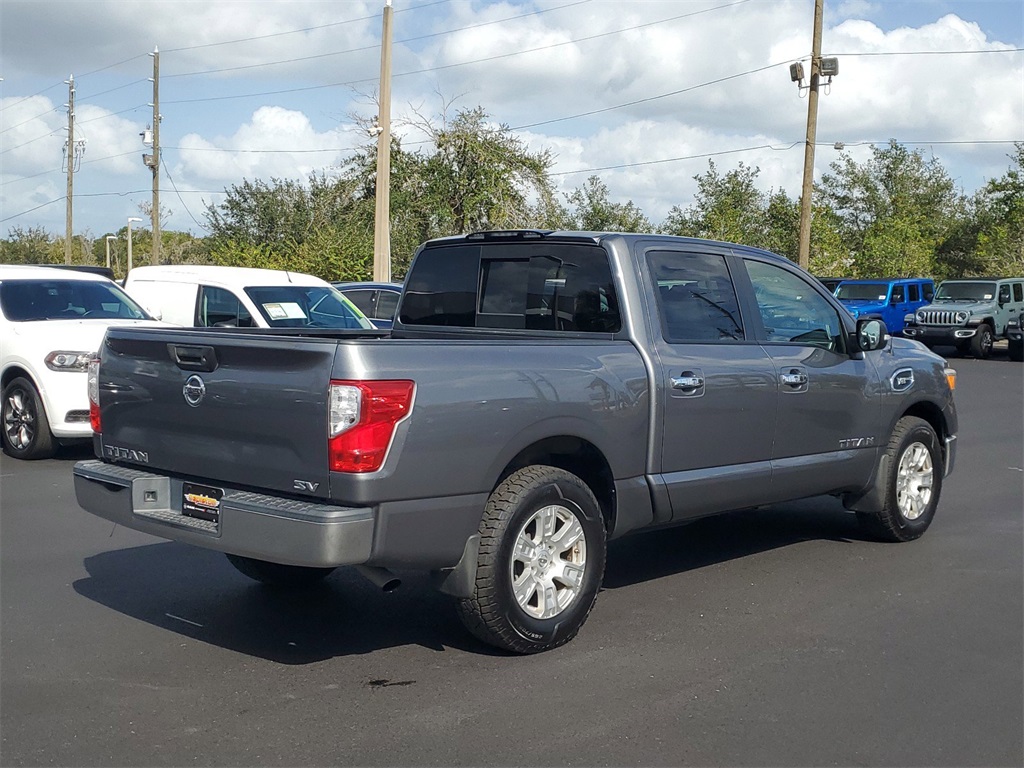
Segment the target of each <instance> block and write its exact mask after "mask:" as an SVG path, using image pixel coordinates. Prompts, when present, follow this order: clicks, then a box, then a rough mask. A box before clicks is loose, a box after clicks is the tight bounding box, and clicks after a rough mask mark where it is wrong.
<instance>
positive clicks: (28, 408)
mask: <svg viewBox="0 0 1024 768" xmlns="http://www.w3.org/2000/svg"><path fill="white" fill-rule="evenodd" d="M2 437H3V445H4V450H5V451H6V452H7V453H8V454H10V455H11V456H13V457H14V458H16V459H30V460H31V459H48V458H50V457H51V456H53V454H54V453H55V452H56V451H57V442H56V441H55V440H54V439H53V433H52V432H51V431H50V422H49V421H48V420H47V418H46V409H45V408H43V401H42V399H41V398H40V397H39V392H38V390H36V387H35V385H34V384H33V383H32V382H31V381H29V380H28V379H23V378H21V377H18V378H16V379H11V381H10V383H9V384H8V385H7V386H6V387H4V392H3V433H2Z"/></svg>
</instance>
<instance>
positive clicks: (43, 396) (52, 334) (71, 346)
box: [0, 265, 156, 459]
mask: <svg viewBox="0 0 1024 768" xmlns="http://www.w3.org/2000/svg"><path fill="white" fill-rule="evenodd" d="M115 325H156V323H153V322H152V320H151V319H150V316H149V315H148V314H146V312H145V310H143V308H142V307H140V306H139V305H138V304H137V303H136V302H135V301H133V300H132V299H131V298H130V297H129V296H128V295H127V294H126V293H125V292H124V291H123V290H122V289H121V288H120V287H119V286H118V285H116V284H115V283H113V282H111V281H110V280H108V279H107V278H105V277H101V276H98V275H95V274H91V273H89V272H83V271H80V270H64V269H50V268H48V267H40V266H14V265H0V387H2V391H3V400H2V402H3V408H2V410H3V434H2V440H3V449H4V451H6V452H7V453H8V454H9V455H10V456H13V457H15V458H18V459H44V458H47V457H49V456H52V455H53V453H54V451H55V450H56V448H57V444H58V441H64V440H72V439H75V438H89V437H91V436H92V427H91V426H90V423H89V394H88V392H87V388H86V368H87V367H88V364H89V361H90V360H91V359H92V358H93V357H95V356H96V355H97V354H98V352H99V349H100V345H101V344H102V342H103V334H104V333H106V330H107V328H109V327H111V326H115Z"/></svg>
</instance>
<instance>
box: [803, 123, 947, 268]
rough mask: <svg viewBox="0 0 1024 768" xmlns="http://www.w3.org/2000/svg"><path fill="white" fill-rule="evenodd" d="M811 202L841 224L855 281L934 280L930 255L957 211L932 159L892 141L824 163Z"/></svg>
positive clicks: (943, 173)
mask: <svg viewBox="0 0 1024 768" xmlns="http://www.w3.org/2000/svg"><path fill="white" fill-rule="evenodd" d="M830 168H831V171H832V172H831V173H826V174H825V175H824V176H823V177H822V180H821V183H820V184H819V185H818V187H817V196H818V197H819V200H821V202H822V203H823V204H824V205H827V206H829V207H830V208H831V209H832V210H833V211H835V213H836V214H837V216H838V217H839V222H840V232H841V234H842V237H843V241H844V242H845V243H846V247H847V248H848V250H849V252H850V254H851V256H852V258H853V265H852V271H853V272H854V274H855V275H856V276H858V277H881V276H883V275H889V276H893V277H902V276H906V277H910V276H914V275H930V274H935V271H936V259H935V253H936V251H937V249H938V248H939V246H940V244H941V243H942V242H944V241H945V240H946V238H947V237H949V235H950V234H951V233H952V231H953V230H954V228H955V225H956V214H957V211H958V209H959V207H960V202H959V199H958V198H959V195H958V194H957V193H956V191H955V189H954V185H953V181H952V179H950V178H949V175H948V174H947V173H946V170H945V168H943V166H942V164H941V163H940V162H939V160H938V159H936V158H931V159H926V158H925V157H924V154H923V153H922V152H921V151H920V150H914V151H910V150H908V149H907V148H906V147H904V146H902V145H900V144H898V143H896V141H895V140H893V141H890V142H889V144H888V145H886V146H885V147H872V148H871V157H870V158H869V159H868V160H867V161H866V162H864V163H858V162H856V161H855V160H854V159H853V158H852V157H851V156H850V155H849V154H845V153H844V154H843V156H842V157H841V158H840V159H839V160H837V161H835V162H833V163H832V164H831V165H830Z"/></svg>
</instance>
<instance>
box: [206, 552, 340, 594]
mask: <svg viewBox="0 0 1024 768" xmlns="http://www.w3.org/2000/svg"><path fill="white" fill-rule="evenodd" d="M225 554H226V553H225ZM227 558H228V562H230V563H231V564H232V565H233V566H235V568H236V569H238V571H239V572H240V573H244V574H245V575H246V576H248V577H249V578H250V579H255V580H256V581H259V582H261V583H263V584H266V585H268V586H271V587H305V586H309V585H311V584H316V583H317V582H319V581H323V580H324V579H326V578H327V577H328V576H330V575H331V574H332V573H333V572H334V569H333V568H313V567H311V566H306V565H284V564H283V563H269V562H267V561H266V560H257V559H256V558H254V557H243V556H242V555H227Z"/></svg>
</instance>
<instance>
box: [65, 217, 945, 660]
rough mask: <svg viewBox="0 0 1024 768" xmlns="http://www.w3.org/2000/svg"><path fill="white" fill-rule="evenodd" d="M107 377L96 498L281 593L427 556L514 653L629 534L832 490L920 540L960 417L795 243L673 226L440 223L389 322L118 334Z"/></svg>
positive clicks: (934, 360) (573, 618)
mask: <svg viewBox="0 0 1024 768" xmlns="http://www.w3.org/2000/svg"><path fill="white" fill-rule="evenodd" d="M289 311H290V312H291V313H292V315H290V316H298V315H299V314H300V313H301V307H293V308H290V310H289ZM89 377H90V384H89V387H90V400H91V403H92V408H91V419H92V423H93V428H94V430H95V438H94V446H95V451H96V454H97V456H98V457H99V459H98V460H89V461H82V462H79V463H78V464H76V466H75V469H74V475H75V490H76V493H77V497H78V501H79V503H80V505H81V506H82V507H83V508H85V509H86V510H88V511H89V512H92V513H94V514H96V515H99V516H100V517H103V518H106V519H108V520H112V521H114V522H116V523H119V524H121V525H124V526H127V527H129V528H133V529H136V530H140V531H146V532H148V533H151V534H154V535H156V536H161V537H163V538H167V539H173V540H176V541H180V542H185V543H188V544H194V545H196V546H201V547H207V548H210V549H214V550H219V551H222V552H225V553H226V554H227V556H228V558H229V559H230V561H231V562H232V563H233V564H234V565H235V566H236V567H237V568H238V570H240V571H241V572H242V573H244V574H246V575H248V576H250V577H252V578H254V579H257V580H259V581H262V582H265V583H268V584H278V585H301V584H305V583H309V582H311V581H315V580H318V579H322V578H324V577H325V576H326V575H328V574H329V573H330V572H331V570H332V569H334V568H335V567H337V566H343V565H354V566H356V567H357V568H358V569H359V570H360V572H362V573H363V574H364V575H365V576H367V577H368V578H370V579H371V580H372V581H374V582H375V583H377V584H379V585H381V586H382V587H384V588H385V589H390V588H393V587H394V586H395V585H396V584H397V582H398V579H397V576H396V575H395V572H396V571H399V572H400V571H402V570H413V571H415V570H419V571H427V572H431V573H432V575H433V578H434V580H435V581H436V584H437V586H438V588H439V589H441V590H442V591H444V592H446V593H448V594H451V595H453V596H455V597H456V598H458V606H459V613H460V615H461V618H462V619H463V621H464V623H465V624H466V626H467V628H468V629H469V630H470V631H471V632H473V633H474V634H475V635H476V636H478V637H479V638H481V639H482V640H484V641H485V642H487V643H490V644H493V645H495V646H498V647H500V648H503V649H507V650H510V651H513V652H518V653H532V652H537V651H544V650H547V649H550V648H554V647H556V646H559V645H561V644H563V643H565V642H567V641H569V640H570V639H572V638H573V637H574V636H575V635H576V633H577V632H578V631H579V629H580V627H581V626H582V625H583V623H584V622H585V620H586V618H587V616H588V615H589V613H590V611H591V609H592V608H593V606H594V602H595V599H596V597H597V593H598V590H599V588H600V585H601V580H602V577H603V573H604V567H605V553H606V546H607V542H608V540H610V539H614V538H617V537H620V536H623V535H625V534H627V533H631V532H634V531H639V530H643V529H649V528H657V527H663V526H669V525H677V524H681V523H686V522H689V521H692V520H694V519H696V518H700V517H702V516H706V515H711V514H715V513H719V512H726V511H729V510H735V509H741V508H749V507H753V506H760V505H766V504H772V503H776V502H783V501H787V500H791V499H798V498H806V497H812V496H819V495H824V494H832V495H835V496H839V497H841V498H842V499H843V500H844V502H845V504H846V506H847V507H848V508H849V509H851V510H853V511H855V512H856V513H857V514H858V516H859V517H860V519H861V520H862V521H863V523H864V525H865V526H866V527H867V529H868V530H869V531H870V533H871V534H873V535H875V536H877V537H879V538H881V539H884V540H889V541H908V540H911V539H915V538H917V537H919V536H920V535H921V534H923V533H924V531H925V530H926V529H927V528H928V526H929V524H930V523H931V521H932V518H933V516H934V514H935V510H936V507H937V505H938V501H939V495H940V492H941V489H942V482H943V478H944V477H946V476H947V475H948V473H949V472H950V471H951V469H952V467H953V462H954V456H955V446H956V434H957V417H956V409H955V406H954V402H953V390H954V388H955V381H956V374H955V372H954V371H952V370H950V369H949V368H948V367H947V366H946V363H945V361H944V360H943V359H942V358H941V357H938V356H937V355H935V354H933V353H932V352H930V351H928V350H927V349H926V348H925V347H924V346H923V345H921V344H918V343H917V342H914V341H908V340H905V339H898V338H890V337H889V335H888V334H887V333H886V329H885V325H884V323H883V322H882V321H881V320H878V319H877V318H872V319H863V320H860V321H855V320H854V319H853V318H852V317H851V316H850V314H849V313H847V312H846V311H845V310H844V309H843V307H842V305H841V304H839V303H838V301H837V300H836V299H835V298H833V297H832V296H831V295H829V293H828V292H827V291H826V290H825V289H824V288H823V287H822V286H821V285H820V284H819V283H818V281H817V280H815V279H814V278H813V277H811V276H809V275H808V274H806V273H805V272H803V271H801V270H800V269H799V268H798V267H796V266H795V265H794V264H792V263H791V262H789V261H787V260H785V259H783V258H781V257H779V256H776V255H774V254H771V253H767V252H765V251H760V250H756V249H752V248H747V247H743V246H739V245H731V244H727V243H719V242H710V241H705V240H695V239H685V238H676V237H667V236H658V235H642V234H614V233H607V234H601V233H581V232H541V231H514V232H484V233H476V234H471V235H465V236H460V237H453V238H444V239H440V240H435V241H430V242H428V243H425V244H424V245H423V246H421V247H420V249H419V250H418V251H417V254H416V256H415V258H414V261H413V264H412V267H411V270H410V272H409V275H408V276H407V278H406V281H405V286H404V292H403V294H402V297H401V299H400V303H399V309H398V313H397V315H396V318H395V323H394V328H393V330H392V331H390V332H387V331H359V330H352V331H345V330H331V331H325V330H317V329H314V328H308V329H306V328H288V329H279V330H267V329H232V330H224V329H187V330H185V329H140V328H132V329H127V328H115V329H111V330H110V331H109V332H108V334H107V336H106V340H105V343H104V345H103V349H102V351H101V353H100V356H99V359H98V360H96V361H94V362H93V364H92V366H91V368H90V373H89Z"/></svg>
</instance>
